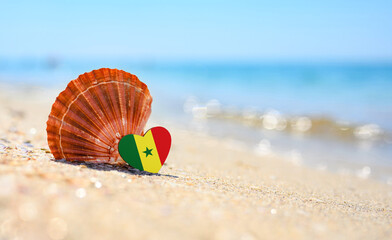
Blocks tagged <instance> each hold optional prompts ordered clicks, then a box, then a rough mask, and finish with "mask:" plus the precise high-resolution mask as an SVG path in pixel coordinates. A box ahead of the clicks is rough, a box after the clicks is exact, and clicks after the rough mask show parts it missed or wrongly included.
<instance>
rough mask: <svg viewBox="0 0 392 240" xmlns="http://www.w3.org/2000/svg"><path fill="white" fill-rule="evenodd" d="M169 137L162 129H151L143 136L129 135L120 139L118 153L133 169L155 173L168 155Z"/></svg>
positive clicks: (164, 129) (167, 132)
mask: <svg viewBox="0 0 392 240" xmlns="http://www.w3.org/2000/svg"><path fill="white" fill-rule="evenodd" d="M170 146H171V136H170V133H169V131H167V130H166V128H163V127H153V128H151V129H150V130H148V131H147V132H146V134H144V136H139V135H134V134H129V135H126V136H124V137H123V138H121V140H120V142H119V143H118V151H119V152H120V155H121V157H122V159H124V161H125V162H127V163H128V164H129V165H131V166H132V167H134V168H137V169H139V170H142V171H146V172H151V173H157V172H159V170H160V169H161V167H162V165H163V164H164V163H165V161H166V158H167V155H169V151H170Z"/></svg>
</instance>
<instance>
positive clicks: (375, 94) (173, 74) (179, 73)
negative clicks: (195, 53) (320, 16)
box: [0, 59, 392, 182]
mask: <svg viewBox="0 0 392 240" xmlns="http://www.w3.org/2000/svg"><path fill="white" fill-rule="evenodd" d="M100 67H111V68H118V69H123V70H125V71H128V72H131V73H133V74H135V75H137V76H138V77H139V78H140V79H141V80H142V81H143V82H145V83H146V84H147V85H148V86H149V88H150V91H151V93H152V95H153V98H154V102H153V117H156V118H157V119H165V120H167V121H168V122H171V123H174V124H178V125H180V126H183V127H185V128H191V129H193V130H196V131H203V132H206V133H209V134H212V135H216V136H220V137H225V138H230V139H234V140H236V141H240V142H243V143H246V145H248V146H250V147H252V148H253V149H255V151H256V152H259V153H260V152H261V154H268V153H269V152H271V151H272V152H277V153H279V154H280V155H284V156H285V157H287V158H290V159H293V161H294V162H295V163H300V164H302V163H303V164H307V165H310V166H314V167H317V168H320V169H330V170H333V171H340V172H351V173H354V174H357V175H358V176H361V177H368V176H370V177H376V178H379V179H382V180H386V181H390V182H392V178H391V177H392V137H391V136H392V135H391V133H392V64H349V63H344V64H325V63H323V64H321V63H307V64H299V63H263V62H260V63H212V62H185V63H184V62H165V63H160V62H136V61H127V60H118V61H108V60H94V59H92V60H58V59H46V60H45V59H44V60H42V59H24V60H20V59H1V60H0V82H8V83H13V84H19V85H25V86H26V85H40V86H45V87H48V88H58V89H63V88H65V86H66V84H67V83H68V82H69V81H70V80H72V79H74V78H76V77H77V76H78V75H79V74H81V73H84V72H88V71H91V70H92V69H97V68H100ZM309 123H310V125H309ZM308 125H309V126H310V127H309V126H308Z"/></svg>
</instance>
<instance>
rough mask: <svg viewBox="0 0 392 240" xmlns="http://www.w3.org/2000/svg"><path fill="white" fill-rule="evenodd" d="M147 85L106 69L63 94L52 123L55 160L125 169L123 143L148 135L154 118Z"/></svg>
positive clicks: (73, 84) (81, 78) (86, 76)
mask: <svg viewBox="0 0 392 240" xmlns="http://www.w3.org/2000/svg"><path fill="white" fill-rule="evenodd" d="M151 103H152V97H151V95H150V92H149V90H148V88H147V85H146V84H144V83H143V82H141V81H140V80H139V79H138V78H137V77H136V76H135V75H133V74H130V73H127V72H125V71H122V70H117V69H109V68H101V69H98V70H94V71H92V72H89V73H84V74H82V75H80V76H79V77H78V78H77V79H75V80H72V81H71V82H70V83H69V84H68V86H67V88H66V89H65V90H64V91H62V92H61V93H60V95H59V96H58V97H57V99H56V101H55V102H54V104H53V106H52V110H51V112H50V114H49V119H48V121H47V128H46V131H47V134H48V144H49V148H50V151H51V152H52V154H53V156H54V157H55V159H66V160H69V161H83V162H94V163H110V164H116V165H122V164H126V163H125V162H124V161H123V160H122V158H121V156H120V154H119V152H118V143H119V141H120V139H121V138H122V137H123V136H125V135H128V134H137V135H143V130H144V127H145V125H146V123H147V120H148V118H149V117H150V114H151Z"/></svg>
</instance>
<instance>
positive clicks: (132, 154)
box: [118, 135, 144, 171]
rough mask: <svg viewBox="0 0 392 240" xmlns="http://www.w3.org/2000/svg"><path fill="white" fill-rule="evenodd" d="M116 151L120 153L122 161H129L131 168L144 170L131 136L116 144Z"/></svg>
mask: <svg viewBox="0 0 392 240" xmlns="http://www.w3.org/2000/svg"><path fill="white" fill-rule="evenodd" d="M118 149H119V151H121V155H122V156H121V157H122V158H123V159H124V160H125V159H126V160H127V161H131V163H129V164H130V165H131V166H132V167H134V168H137V169H139V170H142V171H143V170H144V169H143V165H142V162H141V159H140V155H139V151H138V149H137V145H136V142H135V138H134V136H133V135H126V136H124V137H123V138H122V139H121V141H120V143H119V144H118Z"/></svg>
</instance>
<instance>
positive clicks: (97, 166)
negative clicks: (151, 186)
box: [52, 159, 178, 178]
mask: <svg viewBox="0 0 392 240" xmlns="http://www.w3.org/2000/svg"><path fill="white" fill-rule="evenodd" d="M52 160H53V161H55V162H59V163H64V164H69V165H74V166H82V165H84V166H86V167H87V168H90V169H94V170H98V171H117V172H122V173H125V174H129V175H137V176H160V177H171V178H178V176H174V175H170V174H160V173H149V172H145V171H140V170H139V169H136V168H133V167H131V166H129V165H123V166H116V165H111V164H108V163H88V162H70V161H67V160H65V159H60V160H55V159H52Z"/></svg>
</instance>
